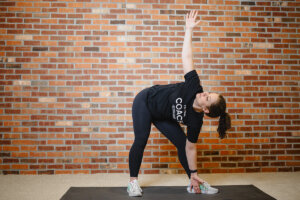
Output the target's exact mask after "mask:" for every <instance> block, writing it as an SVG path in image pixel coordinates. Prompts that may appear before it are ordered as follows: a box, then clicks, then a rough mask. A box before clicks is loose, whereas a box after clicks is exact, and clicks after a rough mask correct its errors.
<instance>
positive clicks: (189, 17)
mask: <svg viewBox="0 0 300 200" xmlns="http://www.w3.org/2000/svg"><path fill="white" fill-rule="evenodd" d="M197 14H198V11H195V10H192V11H191V12H190V13H187V14H186V20H185V27H186V28H189V29H193V28H194V27H195V26H197V25H198V24H199V23H200V21H197V22H196V18H197Z"/></svg>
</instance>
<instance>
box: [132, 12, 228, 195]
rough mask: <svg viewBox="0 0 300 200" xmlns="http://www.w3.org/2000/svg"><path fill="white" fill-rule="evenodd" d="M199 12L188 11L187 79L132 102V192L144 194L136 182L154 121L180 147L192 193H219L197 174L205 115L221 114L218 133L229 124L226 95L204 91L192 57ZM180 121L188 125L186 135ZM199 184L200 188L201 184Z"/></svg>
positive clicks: (147, 91) (154, 89)
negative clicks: (194, 31) (198, 146)
mask: <svg viewBox="0 0 300 200" xmlns="http://www.w3.org/2000/svg"><path fill="white" fill-rule="evenodd" d="M196 17H197V12H196V11H191V12H190V13H188V14H187V15H186V32H185V36H184V44H183V49H182V62H183V69H184V78H185V82H182V83H177V84H169V85H155V86H152V87H150V88H146V89H144V90H142V91H141V92H140V93H139V94H138V95H137V96H136V97H135V99H134V102H133V106H132V117H133V128H134V134H135V140H134V143H133V145H132V147H131V149H130V153H129V169H130V181H129V184H128V187H127V192H128V193H129V196H142V190H141V188H140V186H139V184H138V182H137V179H138V173H139V169H140V165H141V162H142V158H143V152H144V149H145V146H146V143H147V140H148V137H149V134H150V129H151V123H153V124H154V125H155V126H156V127H157V129H158V130H159V131H160V132H161V133H163V134H164V135H165V136H166V137H167V138H168V139H169V140H170V141H171V142H172V143H173V144H174V145H175V146H176V148H177V151H178V157H179V160H180V163H181V165H182V166H183V168H184V169H185V171H186V173H187V175H188V177H189V179H190V184H189V186H188V188H187V190H188V192H190V193H200V192H201V193H216V192H218V190H217V189H215V188H212V187H210V186H209V185H208V184H207V183H206V182H205V181H203V180H202V179H201V178H199V176H198V175H197V149H196V142H197V140H198V136H199V133H200V130H201V127H202V124H203V117H204V114H206V115H207V116H209V117H220V119H219V127H218V133H219V136H220V138H224V136H225V134H226V130H227V129H229V128H230V117H229V115H228V114H227V113H226V102H225V99H224V98H223V96H221V95H219V94H216V93H208V92H203V90H202V87H201V85H200V80H199V77H198V74H197V72H196V70H194V63H193V58H192V56H193V55H192V54H193V53H192V31H193V28H194V27H196V26H197V25H198V24H199V23H200V21H198V22H196V21H195V20H196ZM179 123H181V124H184V125H186V126H187V135H185V133H184V132H183V130H182V129H181V127H180V125H179ZM199 186H200V188H201V189H200V188H199Z"/></svg>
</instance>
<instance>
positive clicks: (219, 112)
mask: <svg viewBox="0 0 300 200" xmlns="http://www.w3.org/2000/svg"><path fill="white" fill-rule="evenodd" d="M208 110H209V113H205V114H206V115H207V116H209V117H212V118H216V117H220V118H219V126H218V133H219V137H220V138H221V139H223V138H224V137H225V135H226V130H228V129H230V128H231V119H230V115H229V114H228V113H226V101H225V99H224V97H223V96H222V95H219V98H218V100H217V102H216V103H214V104H212V105H211V106H210V107H209V108H208Z"/></svg>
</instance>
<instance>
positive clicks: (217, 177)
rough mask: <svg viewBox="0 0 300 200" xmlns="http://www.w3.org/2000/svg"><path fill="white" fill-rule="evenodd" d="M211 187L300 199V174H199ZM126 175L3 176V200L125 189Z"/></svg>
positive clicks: (179, 178) (150, 180) (158, 182)
mask: <svg viewBox="0 0 300 200" xmlns="http://www.w3.org/2000/svg"><path fill="white" fill-rule="evenodd" d="M199 176H200V177H201V178H202V179H204V180H206V181H207V182H208V183H210V184H211V185H248V184H252V185H254V186H256V187H258V188H259V189H260V190H262V191H264V192H265V193H267V194H269V195H271V196H273V197H274V198H276V199H279V200H299V199H300V172H283V173H243V174H239V173H235V174H200V175H199ZM127 182H128V175H127V174H95V175H0V199H1V200H2V199H3V200H19V199H20V200H58V199H60V198H61V197H62V196H63V194H64V193H65V192H66V191H67V190H68V189H69V188H70V187H72V186H73V187H76V186H77V187H102V186H105V187H108V186H112V187H113V186H115V187H117V186H118V187H120V186H121V187H124V189H125V188H126V186H127ZM139 183H140V185H141V186H142V187H146V186H185V185H187V184H188V179H187V177H186V175H184V174H176V175H174V174H173V175H169V174H158V175H140V176H139Z"/></svg>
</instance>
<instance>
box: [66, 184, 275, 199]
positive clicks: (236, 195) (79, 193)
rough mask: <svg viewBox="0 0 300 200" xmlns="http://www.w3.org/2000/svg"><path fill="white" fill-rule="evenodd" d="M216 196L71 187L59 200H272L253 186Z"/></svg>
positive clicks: (164, 189) (173, 189) (170, 189)
mask: <svg viewBox="0 0 300 200" xmlns="http://www.w3.org/2000/svg"><path fill="white" fill-rule="evenodd" d="M214 187H216V188H218V189H219V193H217V194H189V193H188V192H187V191H186V187H185V186H159V187H158V186H155V187H142V189H143V197H129V196H128V194H127V191H126V189H127V188H126V187H71V188H70V189H69V190H68V191H67V192H66V193H65V194H64V195H63V196H62V198H61V199H60V200H100V199H105V200H123V199H131V200H132V199H134V200H139V199H141V200H144V199H146V200H167V199H170V200H189V199H193V200H194V199H199V200H274V198H273V197H271V196H269V195H267V194H266V193H264V192H263V191H261V190H259V189H258V188H256V187H255V186H253V185H230V186H214Z"/></svg>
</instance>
